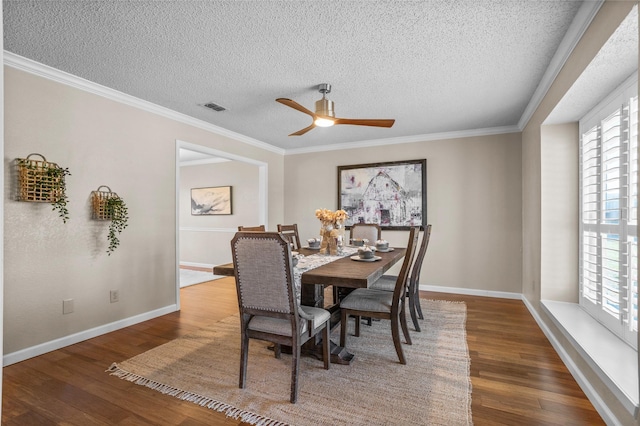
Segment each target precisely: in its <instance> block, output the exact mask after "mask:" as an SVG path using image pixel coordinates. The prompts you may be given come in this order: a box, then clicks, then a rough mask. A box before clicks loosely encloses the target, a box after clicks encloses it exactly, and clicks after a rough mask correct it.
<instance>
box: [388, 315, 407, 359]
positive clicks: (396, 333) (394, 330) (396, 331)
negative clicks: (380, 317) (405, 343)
mask: <svg viewBox="0 0 640 426" xmlns="http://www.w3.org/2000/svg"><path fill="white" fill-rule="evenodd" d="M391 336H392V337H393V345H394V346H395V348H396V353H397V354H398V359H399V360H400V364H406V363H407V361H406V360H405V359H404V352H403V351H402V343H401V342H400V324H398V316H397V315H392V316H391Z"/></svg>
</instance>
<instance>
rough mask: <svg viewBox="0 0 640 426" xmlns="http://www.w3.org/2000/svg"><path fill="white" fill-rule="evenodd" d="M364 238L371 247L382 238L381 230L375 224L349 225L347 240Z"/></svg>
mask: <svg viewBox="0 0 640 426" xmlns="http://www.w3.org/2000/svg"><path fill="white" fill-rule="evenodd" d="M354 238H366V239H367V240H369V242H370V243H371V245H373V244H374V243H375V242H376V241H377V240H379V239H380V238H382V228H380V225H378V224H377V223H354V224H353V225H351V232H350V233H349V239H354Z"/></svg>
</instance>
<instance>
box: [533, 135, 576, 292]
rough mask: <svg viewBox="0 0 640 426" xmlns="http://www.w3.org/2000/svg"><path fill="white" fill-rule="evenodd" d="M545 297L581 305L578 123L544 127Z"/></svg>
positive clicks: (543, 283)
mask: <svg viewBox="0 0 640 426" xmlns="http://www.w3.org/2000/svg"><path fill="white" fill-rule="evenodd" d="M540 141H541V143H540V158H541V162H540V166H541V171H540V179H541V185H540V186H541V218H540V223H541V254H540V258H541V270H540V272H541V276H540V292H541V294H540V295H541V298H542V299H547V300H556V301H560V302H572V303H577V302H578V237H579V235H578V222H579V216H578V210H579V205H578V123H567V124H559V125H553V126H542V128H541V137H540Z"/></svg>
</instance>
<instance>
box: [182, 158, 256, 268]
mask: <svg viewBox="0 0 640 426" xmlns="http://www.w3.org/2000/svg"><path fill="white" fill-rule="evenodd" d="M258 181H259V175H258V167H257V166H255V165H253V164H247V163H242V162H239V161H228V162H224V163H214V164H204V165H197V166H185V167H180V263H186V264H200V265H206V266H210V265H211V266H214V265H219V264H222V263H228V262H231V249H230V246H229V241H231V238H233V236H234V234H235V231H236V230H237V229H238V225H258V224H259V215H258V211H259V206H258V200H259V196H258V193H259V186H258ZM209 186H231V197H232V199H231V202H232V213H231V215H211V216H209V215H204V216H193V215H192V214H191V188H204V187H209Z"/></svg>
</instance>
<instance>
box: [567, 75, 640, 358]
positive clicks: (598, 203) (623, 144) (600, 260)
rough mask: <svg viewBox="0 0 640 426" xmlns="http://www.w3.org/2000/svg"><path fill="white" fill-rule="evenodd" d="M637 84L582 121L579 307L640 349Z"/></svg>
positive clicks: (621, 90)
mask: <svg viewBox="0 0 640 426" xmlns="http://www.w3.org/2000/svg"><path fill="white" fill-rule="evenodd" d="M636 87H637V84H636V83H635V81H631V82H629V80H628V81H627V82H625V84H623V85H622V86H621V88H619V90H618V91H617V92H619V93H614V94H613V95H612V96H613V99H612V100H610V101H608V102H606V103H605V104H604V106H603V107H599V108H598V109H597V110H594V111H593V112H591V113H590V114H589V115H587V116H586V118H584V119H583V120H581V121H580V134H581V140H580V268H579V269H580V305H581V306H582V307H583V308H584V309H585V310H586V311H587V312H589V314H591V315H592V316H593V317H594V318H595V319H597V320H598V321H599V322H600V323H602V324H603V325H605V326H606V327H607V328H608V329H610V330H611V331H612V332H614V333H615V334H616V335H618V336H619V337H620V338H622V339H623V340H625V341H626V342H627V343H628V344H629V345H631V346H633V347H634V348H636V349H637V333H638V236H637V215H638V98H637V88H636Z"/></svg>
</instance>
